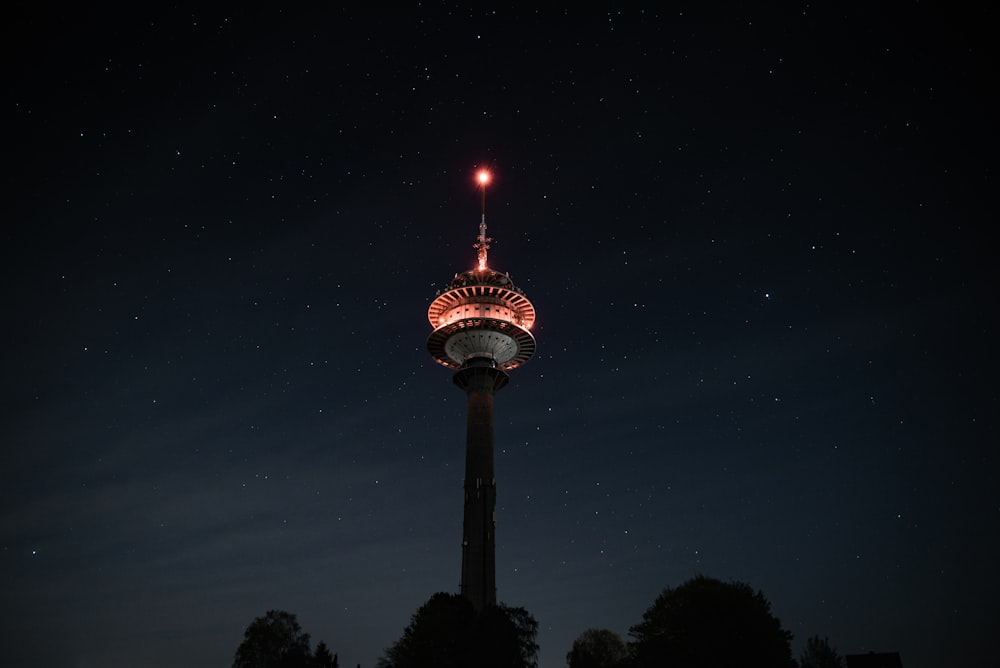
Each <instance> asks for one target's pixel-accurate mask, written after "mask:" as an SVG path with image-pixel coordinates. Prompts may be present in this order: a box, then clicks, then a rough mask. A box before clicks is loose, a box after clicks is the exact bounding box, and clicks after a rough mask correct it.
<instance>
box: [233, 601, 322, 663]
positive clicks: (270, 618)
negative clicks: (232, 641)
mask: <svg viewBox="0 0 1000 668" xmlns="http://www.w3.org/2000/svg"><path fill="white" fill-rule="evenodd" d="M233 668H338V662H337V656H336V655H335V654H334V655H331V654H330V650H328V649H327V647H326V644H325V643H322V642H321V643H320V644H319V645H317V646H316V653H315V654H313V653H312V651H311V650H310V648H309V634H308V633H304V632H303V631H302V627H301V626H300V625H299V621H298V619H296V617H295V615H293V614H292V613H290V612H285V611H284V610H268V611H267V614H265V615H264V616H263V617H257V618H256V619H254V620H253V622H251V623H250V625H249V626H248V627H247V629H246V631H244V633H243V642H242V643H240V646H239V647H238V648H237V649H236V656H235V658H234V659H233Z"/></svg>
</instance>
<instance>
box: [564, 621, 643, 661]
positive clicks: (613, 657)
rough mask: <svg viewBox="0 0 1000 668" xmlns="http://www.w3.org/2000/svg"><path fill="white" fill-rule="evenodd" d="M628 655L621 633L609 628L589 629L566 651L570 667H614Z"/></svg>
mask: <svg viewBox="0 0 1000 668" xmlns="http://www.w3.org/2000/svg"><path fill="white" fill-rule="evenodd" d="M626 656H628V647H626V645H625V641H624V640H623V639H622V637H621V636H620V635H618V634H617V633H615V632H614V631H609V630H608V629H587V630H586V631H584V632H583V633H581V634H580V636H579V637H578V638H577V639H576V640H574V641H573V648H572V649H571V650H570V651H569V652H567V653H566V665H567V667H568V668H614V667H615V666H618V665H620V664H621V663H622V661H624V660H625V657H626Z"/></svg>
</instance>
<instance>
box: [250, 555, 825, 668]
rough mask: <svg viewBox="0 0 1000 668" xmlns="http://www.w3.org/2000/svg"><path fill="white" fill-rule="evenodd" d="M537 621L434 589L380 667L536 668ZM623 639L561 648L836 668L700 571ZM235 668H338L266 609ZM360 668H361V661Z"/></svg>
mask: <svg viewBox="0 0 1000 668" xmlns="http://www.w3.org/2000/svg"><path fill="white" fill-rule="evenodd" d="M537 633H538V622H537V621H536V620H535V618H534V617H533V616H532V615H531V613H529V612H528V611H527V610H525V609H524V608H518V607H510V606H507V605H505V604H500V605H497V606H491V607H488V608H486V609H485V610H482V611H476V610H475V608H473V606H472V604H471V603H470V602H469V601H468V600H467V599H466V598H464V597H463V596H461V595H458V594H446V593H437V594H434V595H433V596H431V598H430V599H429V600H428V601H427V602H426V603H424V604H423V605H422V606H420V608H419V609H418V610H417V611H416V612H415V613H414V614H413V616H412V617H411V618H410V623H409V624H408V625H407V627H406V628H405V629H404V630H403V634H402V636H401V637H400V638H399V640H397V641H396V642H395V643H393V644H392V645H391V646H390V647H388V648H387V649H386V650H385V653H384V654H383V656H382V657H381V658H379V659H378V662H377V667H378V668H466V667H467V666H477V667H480V668H537V666H538V651H539V647H538V644H537V642H536V637H537ZM628 635H629V640H628V641H626V640H625V639H624V638H622V636H620V635H619V634H618V633H616V632H614V631H611V630H608V629H596V628H591V629H587V630H585V631H583V633H581V634H580V636H579V637H578V638H577V639H576V640H575V641H574V642H573V646H572V648H571V649H570V651H569V652H568V653H567V654H566V665H567V667H568V668H654V667H655V668H660V667H661V666H683V667H685V668H737V667H739V668H843V667H844V659H843V658H842V657H841V656H840V655H838V654H837V652H836V651H835V650H834V649H833V648H832V647H831V646H830V644H829V642H828V641H827V640H826V639H825V638H823V639H821V638H819V637H818V636H814V637H812V638H810V639H809V640H808V642H807V644H806V647H805V650H804V651H803V653H802V655H801V656H800V657H799V660H798V661H796V660H795V659H793V658H792V652H791V640H792V634H791V633H789V632H788V631H786V630H785V629H783V628H782V626H781V622H780V620H779V619H778V618H777V617H775V616H774V615H773V614H772V612H771V604H770V602H769V601H768V600H767V598H766V597H765V596H764V594H763V593H762V592H760V591H755V590H753V589H752V588H751V587H750V586H749V585H747V584H744V583H742V582H737V581H732V582H722V581H720V580H716V579H714V578H710V577H706V576H703V575H699V576H696V577H694V578H691V579H690V580H688V581H687V582H685V583H684V584H682V585H680V586H679V587H676V588H671V587H667V588H665V589H664V590H663V591H662V592H661V593H660V595H659V596H657V597H656V600H655V601H654V602H653V604H652V605H651V606H650V607H649V608H648V609H647V610H646V611H645V612H644V613H643V615H642V619H641V621H639V622H638V623H637V624H635V625H634V626H632V627H631V628H630V629H629V632H628ZM233 668H339V663H338V659H337V655H336V654H331V653H330V651H329V649H328V648H327V646H326V645H325V643H322V642H320V643H319V645H317V646H316V649H315V650H312V649H311V648H310V642H309V634H307V633H304V632H303V631H302V629H301V627H300V626H299V624H298V621H297V620H296V618H295V615H293V614H291V613H288V612H284V611H281V610H271V611H269V612H268V613H267V614H266V615H264V616H263V617H258V618H256V619H255V620H254V621H253V622H252V623H251V624H250V626H248V627H247V629H246V632H245V633H244V639H243V642H242V644H240V646H239V648H238V649H237V650H236V656H235V659H234V661H233ZM359 668H360V667H359Z"/></svg>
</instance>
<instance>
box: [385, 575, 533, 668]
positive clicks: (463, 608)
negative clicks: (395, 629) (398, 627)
mask: <svg viewBox="0 0 1000 668" xmlns="http://www.w3.org/2000/svg"><path fill="white" fill-rule="evenodd" d="M537 633H538V622H537V621H535V618H534V617H532V616H531V614H530V613H529V612H528V611H527V610H525V609H524V608H511V607H508V606H506V605H503V604H500V605H497V606H490V607H487V608H486V609H485V610H483V611H482V612H480V613H477V612H476V610H475V608H474V607H473V606H472V603H470V602H469V600H468V599H466V598H465V597H463V596H461V595H459V594H446V593H437V594H434V595H433V596H431V598H430V599H429V600H428V601H427V602H426V603H425V604H424V605H422V606H421V607H420V608H419V609H418V610H417V612H416V613H414V615H413V617H411V619H410V624H409V625H408V626H407V627H406V628H405V629H404V630H403V635H402V636H401V637H400V639H399V640H397V641H396V642H395V643H394V644H393V645H392V646H391V647H389V648H388V649H387V650H386V651H385V655H384V656H383V657H382V659H381V660H380V661H379V666H381V667H382V668H465V667H466V666H470V665H475V666H482V667H484V668H536V667H537V665H538V645H537V643H536V642H535V637H536V635H537Z"/></svg>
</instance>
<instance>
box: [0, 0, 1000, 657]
mask: <svg viewBox="0 0 1000 668" xmlns="http://www.w3.org/2000/svg"><path fill="white" fill-rule="evenodd" d="M883 12H884V14H878V13H872V12H871V11H864V12H860V11H857V12H856V11H854V10H853V9H845V8H843V7H840V6H838V7H835V8H828V9H826V8H814V7H811V6H809V5H788V6H787V7H786V8H784V9H782V10H775V9H773V8H772V9H766V10H758V9H755V8H753V7H747V6H743V7H741V8H739V9H735V10H726V9H722V8H716V9H715V10H713V11H711V12H705V11H702V10H700V9H698V5H697V4H695V5H690V6H684V5H676V6H671V7H669V8H665V9H658V10H646V11H632V10H630V11H622V12H617V11H615V12H611V13H599V12H592V13H587V12H584V11H583V10H581V9H565V10H554V11H551V12H541V13H535V12H530V13H519V12H517V11H514V10H507V9H499V8H498V9H496V10H489V11H484V10H480V9H476V10H468V9H462V8H458V7H456V6H454V5H451V4H444V5H434V6H433V7H431V8H426V9H420V10H412V11H406V12H398V13H396V12H392V13H390V12H380V13H375V12H372V13H358V12H353V11H352V12H346V11H338V10H315V11H310V12H304V11H302V12H300V11H291V12H287V11H280V10H277V9H262V10H250V9H241V10H239V11H238V12H233V13H228V12H223V11H216V10H204V9H181V8H166V9H160V8H156V9H146V8H138V9H132V10H129V11H127V12H125V13H101V12H97V11H94V12H91V11H89V10H80V9H77V10H73V11H72V12H70V13H63V12H56V11H52V12H49V13H45V12H43V11H41V10H30V11H29V10H21V12H20V13H17V12H15V13H13V14H12V15H11V16H10V20H9V21H8V22H7V25H6V26H5V28H4V32H5V35H4V42H5V43H6V45H7V48H6V49H5V52H6V55H7V58H5V61H6V67H5V70H6V77H5V79H6V91H7V94H6V95H5V100H6V112H7V114H6V116H7V118H8V123H7V162H8V165H9V166H10V170H9V173H8V175H7V177H6V178H5V191H6V192H7V196H6V197H5V198H4V215H3V219H4V221H5V225H4V226H3V232H2V234H3V243H2V249H3V250H2V267H3V272H4V274H3V277H4V281H3V284H4V286H5V288H4V295H3V296H4V300H3V301H4V303H5V306H6V308H5V311H4V321H5V323H6V327H5V328H4V335H3V336H4V345H3V350H4V354H3V357H2V363H3V367H2V372H3V377H4V381H5V382H4V384H3V395H2V402H0V406H2V408H0V410H2V424H3V444H4V445H3V448H2V453H0V457H2V459H0V471H2V474H3V479H4V484H3V485H2V486H0V504H2V505H0V560H2V561H0V591H3V592H4V605H3V606H2V608H0V609H2V611H3V612H2V616H0V626H2V628H4V629H5V634H4V635H5V640H4V643H3V647H2V649H0V656H2V659H0V663H3V664H4V665H6V666H11V667H14V668H16V667H19V666H37V665H47V666H52V667H56V668H58V667H61V666H97V665H100V666H136V665H140V666H150V667H160V666H182V665H183V666H190V667H193V668H198V667H201V666H205V667H206V668H207V667H208V666H219V665H229V664H230V663H231V661H232V656H233V653H234V652H235V649H236V647H237V646H238V644H239V642H240V640H241V637H242V632H243V629H244V628H245V627H246V626H247V625H248V624H249V623H250V622H251V621H252V620H253V618H254V617H256V616H258V615H262V614H264V613H265V612H266V611H267V610H269V609H272V608H281V609H285V610H288V611H290V612H293V613H295V614H297V615H298V617H299V621H300V622H301V624H302V625H303V627H304V629H305V630H306V631H307V632H309V633H310V634H312V636H313V638H314V640H316V641H318V640H324V641H326V643H327V644H328V645H329V646H330V648H331V649H332V650H333V651H335V652H337V653H338V654H339V656H340V659H341V665H347V666H354V665H356V664H358V663H360V664H361V665H362V666H365V667H370V666H373V665H374V663H375V661H376V660H377V658H378V657H379V656H380V655H381V652H382V650H383V649H384V648H385V647H386V646H388V645H389V644H391V643H392V642H393V641H394V640H396V639H397V638H398V637H399V635H400V633H401V632H402V629H403V628H404V626H405V625H406V624H407V622H408V620H409V617H410V615H411V614H412V613H413V612H414V611H415V610H416V609H417V607H419V605H421V604H422V603H423V602H424V601H426V600H427V599H428V598H429V597H430V596H431V595H432V594H433V593H434V592H437V591H450V592H451V591H456V590H457V588H458V579H459V565H460V547H459V543H460V538H461V536H460V533H461V485H462V474H463V456H464V433H465V431H464V430H465V425H464V419H465V414H464V411H465V403H464V402H465V398H464V395H463V394H462V393H461V392H460V391H459V390H458V389H456V388H455V387H453V386H452V384H451V381H450V377H449V376H450V372H448V371H447V370H445V369H443V368H441V367H439V366H437V365H436V364H435V363H434V362H433V360H432V359H431V358H430V356H429V355H428V354H427V352H426V349H425V342H426V337H427V335H428V334H429V329H430V328H429V325H428V323H427V319H426V309H427V306H428V305H429V302H430V300H431V299H432V298H433V296H434V294H435V291H436V290H438V289H440V288H442V287H444V286H445V285H446V284H447V283H448V282H449V281H450V279H451V278H452V276H453V275H454V273H455V272H458V271H462V270H465V269H468V268H470V267H471V266H472V265H473V263H474V261H475V251H474V250H473V249H472V243H473V242H474V240H475V236H476V234H477V232H478V223H479V194H478V191H477V189H476V186H475V183H474V181H473V174H474V170H475V168H476V167H478V166H488V167H490V168H492V169H493V170H494V173H495V179H494V182H493V184H492V185H491V187H490V189H489V191H488V194H487V202H486V207H487V222H488V223H489V225H490V228H489V232H490V235H491V236H492V237H493V238H494V239H495V243H494V244H493V247H492V249H491V251H490V264H491V266H492V267H494V268H496V269H499V270H502V271H509V272H510V274H511V276H512V278H513V279H514V281H515V282H516V283H517V284H518V286H519V287H521V288H522V289H524V291H525V292H526V293H527V295H528V296H529V298H531V300H532V302H533V303H534V305H535V308H536V310H537V313H538V319H537V324H536V327H535V329H534V333H535V336H536V338H537V341H538V352H537V354H536V356H535V358H534V359H532V360H531V361H530V362H529V363H528V364H527V365H526V366H524V367H523V368H520V369H517V370H515V371H514V372H513V373H512V374H511V376H512V378H511V384H510V386H509V387H508V388H507V389H505V390H503V392H501V393H500V394H499V395H498V397H497V402H496V411H497V413H496V419H497V432H496V443H497V452H496V458H497V464H496V467H497V485H498V508H497V536H498V553H497V563H498V573H497V580H498V589H499V598H500V600H502V601H504V602H506V603H508V604H511V605H520V606H524V607H526V608H527V609H528V610H529V611H530V612H531V613H533V614H534V615H535V617H536V618H537V619H538V621H539V622H540V633H539V643H540V645H541V656H540V659H541V660H540V667H541V668H558V667H559V666H562V665H564V658H565V654H566V652H567V651H568V650H569V648H570V645H571V644H572V641H573V639H574V638H575V637H576V636H577V635H579V633H580V632H582V631H583V630H584V629H586V628H588V627H607V628H610V629H612V630H615V631H617V632H619V633H622V634H623V635H624V634H626V633H627V631H628V628H629V626H631V625H633V624H636V623H637V622H639V621H640V619H641V616H642V613H643V611H644V610H645V609H646V608H647V607H648V606H649V605H651V604H652V602H653V600H654V599H655V597H656V595H657V594H658V593H659V592H660V591H661V590H662V589H663V587H666V586H678V585H680V584H681V583H683V582H684V581H685V580H687V579H688V578H690V577H692V576H694V575H696V574H705V575H709V576H712V577H716V578H719V579H722V580H730V579H736V580H741V581H744V582H746V583H748V584H750V585H751V586H752V587H754V588H756V589H760V590H761V591H763V592H764V594H765V595H766V596H767V597H768V598H769V599H770V601H771V603H772V606H773V611H774V613H775V614H776V615H777V616H778V617H779V618H780V619H781V620H782V622H783V624H784V626H785V628H787V629H789V630H790V631H792V632H793V633H794V635H795V641H794V644H793V647H794V650H795V654H796V655H798V652H799V650H800V649H801V647H802V646H803V644H804V643H805V640H806V639H807V638H808V637H809V636H813V635H820V636H826V637H828V638H829V640H830V642H831V644H832V645H833V646H834V647H836V648H837V649H838V651H840V653H842V654H853V653H862V652H868V651H871V650H875V651H898V652H900V654H901V656H902V659H903V664H904V665H905V666H906V667H907V668H928V667H930V666H936V665H946V664H947V665H957V666H981V665H985V663H986V662H987V661H992V660H994V659H995V651H994V649H993V643H992V642H991V641H990V640H989V638H990V636H991V635H992V633H993V632H994V631H995V629H996V628H998V627H1000V617H998V612H997V608H996V605H995V604H994V602H995V600H996V598H997V595H998V594H1000V591H998V589H1000V587H998V579H997V574H996V564H997V563H998V562H1000V531H998V529H1000V527H998V512H1000V501H998V492H997V490H998V489H1000V484H998V483H1000V480H998V472H1000V471H998V468H1000V467H998V461H997V454H996V445H995V444H996V441H997V436H996V427H995V415H996V404H997V393H996V385H995V378H996V377H997V356H996V353H995V348H994V344H995V340H996V316H995V314H994V301H995V299H994V295H993V290H994V285H995V284H996V275H995V270H994V254H995V253H994V251H993V250H992V248H991V247H990V246H989V245H988V244H987V242H986V228H987V223H988V221H989V220H992V218H993V217H995V214H994V212H993V210H992V206H990V207H988V206H987V198H988V197H990V196H991V195H992V194H993V193H994V192H995V189H996V186H995V183H994V179H995V174H994V170H993V167H992V159H993V158H994V156H995V153H996V151H995V149H996V146H995V143H996V141H995V140H996V131H995V120H994V119H995V118H996V116H997V113H996V112H997V110H996V109H995V107H994V106H993V105H992V103H991V102H989V101H988V99H987V98H988V96H987V94H986V91H987V88H988V81H990V80H991V78H990V77H991V70H992V68H991V67H990V66H989V63H990V62H991V59H992V58H993V57H994V56H995V53H993V52H992V51H990V50H988V49H987V36H986V34H985V30H984V27H985V25H987V24H988V17H987V16H986V13H985V11H983V12H982V13H980V14H977V13H974V12H973V13H969V14H967V15H959V13H957V11H953V12H952V13H949V14H940V13H939V9H938V8H935V7H929V6H927V5H926V4H924V3H920V4H917V3H896V4H894V5H892V6H891V10H890V9H884V10H883Z"/></svg>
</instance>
